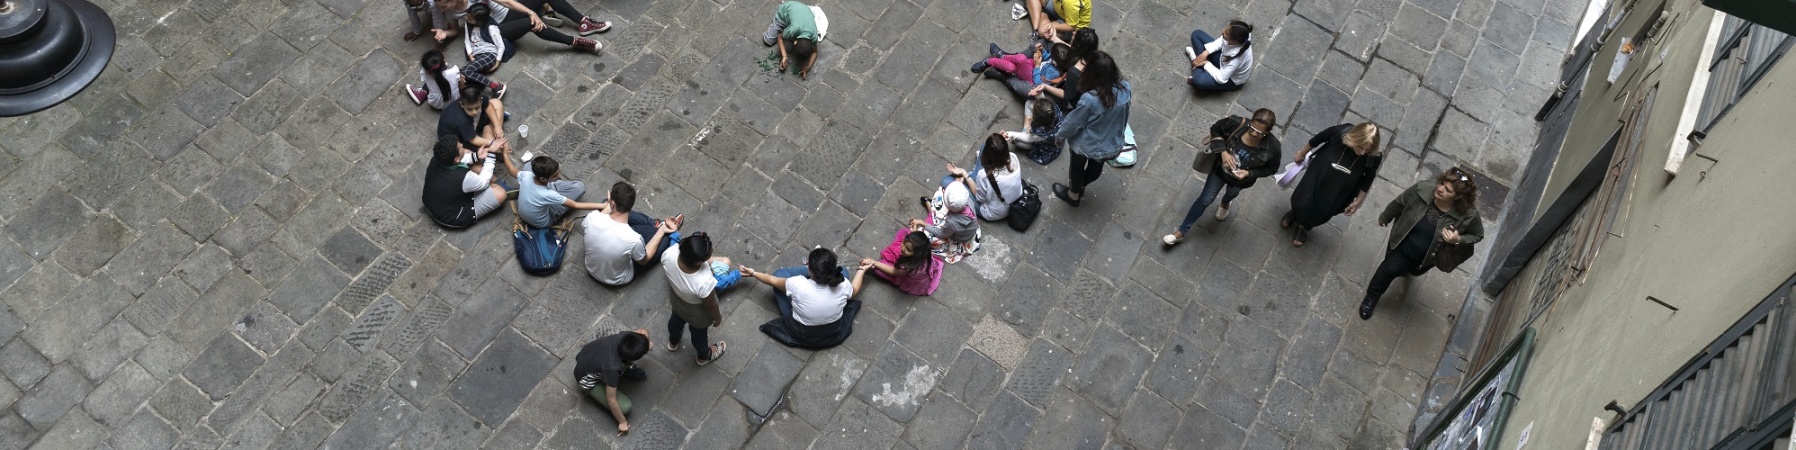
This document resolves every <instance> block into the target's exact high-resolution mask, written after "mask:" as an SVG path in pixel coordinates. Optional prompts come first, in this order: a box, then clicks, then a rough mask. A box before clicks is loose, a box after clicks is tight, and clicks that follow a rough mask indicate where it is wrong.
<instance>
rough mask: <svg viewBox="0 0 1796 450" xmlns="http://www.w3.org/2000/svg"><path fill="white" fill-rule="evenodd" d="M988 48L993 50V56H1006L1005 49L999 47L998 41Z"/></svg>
mask: <svg viewBox="0 0 1796 450" xmlns="http://www.w3.org/2000/svg"><path fill="white" fill-rule="evenodd" d="M988 50H990V51H991V55H992V57H993V58H1002V57H1004V49H1002V48H998V43H996V42H993V43H992V46H991V48H990V49H988Z"/></svg>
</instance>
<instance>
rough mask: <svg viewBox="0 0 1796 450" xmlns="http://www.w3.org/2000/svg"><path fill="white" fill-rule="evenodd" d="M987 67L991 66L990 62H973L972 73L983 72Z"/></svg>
mask: <svg viewBox="0 0 1796 450" xmlns="http://www.w3.org/2000/svg"><path fill="white" fill-rule="evenodd" d="M987 67H991V64H986V63H985V61H980V62H976V63H973V73H980V72H984V71H985V68H987Z"/></svg>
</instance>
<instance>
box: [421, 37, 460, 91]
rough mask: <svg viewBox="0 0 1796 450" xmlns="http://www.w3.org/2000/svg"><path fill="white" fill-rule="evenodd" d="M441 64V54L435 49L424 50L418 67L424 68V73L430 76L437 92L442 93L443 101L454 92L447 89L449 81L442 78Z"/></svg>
mask: <svg viewBox="0 0 1796 450" xmlns="http://www.w3.org/2000/svg"><path fill="white" fill-rule="evenodd" d="M443 64H444V62H443V52H441V51H437V50H436V49H431V50H425V51H424V58H423V59H421V60H419V61H418V65H419V66H423V67H424V72H425V73H428V74H430V79H431V81H434V82H436V85H437V92H440V93H442V95H443V99H444V100H448V99H449V96H451V95H455V92H454V91H453V90H450V89H449V80H447V79H444V78H443Z"/></svg>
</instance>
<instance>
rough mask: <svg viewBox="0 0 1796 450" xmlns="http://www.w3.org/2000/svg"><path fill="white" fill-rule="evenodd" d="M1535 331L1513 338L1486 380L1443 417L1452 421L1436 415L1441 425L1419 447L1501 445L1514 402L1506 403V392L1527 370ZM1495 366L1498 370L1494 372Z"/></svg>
mask: <svg viewBox="0 0 1796 450" xmlns="http://www.w3.org/2000/svg"><path fill="white" fill-rule="evenodd" d="M1533 335H1534V333H1533V329H1532V328H1530V329H1528V330H1527V331H1525V332H1523V333H1522V336H1519V337H1517V338H1516V340H1515V341H1514V342H1511V343H1510V345H1509V348H1507V349H1506V350H1505V351H1504V353H1503V356H1502V357H1501V359H1499V360H1498V365H1495V366H1493V368H1492V369H1487V374H1485V375H1486V376H1484V377H1481V378H1482V380H1483V382H1482V383H1479V384H1478V385H1477V387H1476V388H1475V389H1468V390H1466V391H1465V392H1467V393H1468V394H1467V396H1466V397H1462V398H1461V399H1460V400H1459V401H1457V402H1455V403H1454V404H1453V408H1452V409H1450V410H1449V412H1448V413H1443V414H1450V415H1444V416H1443V417H1451V421H1449V422H1447V423H1446V424H1444V425H1440V424H1438V420H1439V419H1436V420H1437V425H1435V426H1434V427H1432V429H1433V430H1434V431H1433V432H1432V433H1431V434H1429V435H1427V437H1426V438H1425V440H1424V441H1423V444H1422V445H1421V446H1419V447H1420V448H1422V449H1426V450H1475V449H1494V448H1497V446H1496V443H1495V442H1494V441H1495V440H1496V439H1498V438H1500V437H1501V436H1500V435H1499V433H1501V430H1502V428H1501V427H1502V423H1500V422H1499V420H1507V418H1506V417H1503V416H1505V414H1504V413H1505V412H1506V411H1507V410H1508V407H1509V406H1510V405H1508V404H1505V402H1504V401H1503V400H1504V397H1503V396H1504V394H1505V393H1508V392H1511V391H1512V390H1513V389H1515V388H1516V386H1513V384H1514V382H1515V381H1517V380H1516V379H1517V377H1519V373H1520V372H1521V371H1523V370H1526V367H1527V360H1528V355H1529V353H1530V352H1529V350H1531V349H1532V343H1533ZM1523 344H1526V345H1523ZM1491 370H1494V372H1490V371H1491Z"/></svg>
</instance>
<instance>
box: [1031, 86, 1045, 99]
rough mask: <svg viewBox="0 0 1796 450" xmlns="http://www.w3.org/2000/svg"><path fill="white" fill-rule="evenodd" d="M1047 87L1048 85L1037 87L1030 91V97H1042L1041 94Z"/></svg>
mask: <svg viewBox="0 0 1796 450" xmlns="http://www.w3.org/2000/svg"><path fill="white" fill-rule="evenodd" d="M1047 87H1048V85H1046V84H1038V85H1035V87H1033V88H1030V89H1029V96H1030V97H1034V96H1037V95H1041V92H1042V91H1043V90H1046V88H1047Z"/></svg>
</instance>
